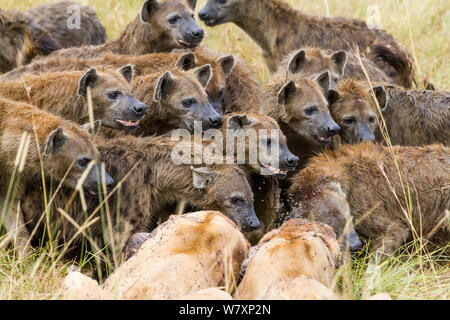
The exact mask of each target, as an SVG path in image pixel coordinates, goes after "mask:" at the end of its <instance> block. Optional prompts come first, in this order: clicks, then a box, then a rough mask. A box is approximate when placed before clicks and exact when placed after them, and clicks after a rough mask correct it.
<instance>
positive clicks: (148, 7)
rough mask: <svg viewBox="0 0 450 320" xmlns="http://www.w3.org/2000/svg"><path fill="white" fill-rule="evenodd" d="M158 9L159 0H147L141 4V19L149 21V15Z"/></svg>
mask: <svg viewBox="0 0 450 320" xmlns="http://www.w3.org/2000/svg"><path fill="white" fill-rule="evenodd" d="M158 9H159V2H158V1H157V0H147V1H145V2H144V4H143V5H142V9H141V21H142V22H144V23H145V22H149V21H150V19H151V17H152V16H153V15H154V14H155V12H156V11H157V10H158Z"/></svg>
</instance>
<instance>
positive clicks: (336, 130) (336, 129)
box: [327, 124, 341, 136]
mask: <svg viewBox="0 0 450 320" xmlns="http://www.w3.org/2000/svg"><path fill="white" fill-rule="evenodd" d="M327 129H328V130H327V131H328V135H330V136H334V135H336V134H338V133H339V131H341V127H339V125H337V124H336V125H334V126H332V127H327Z"/></svg>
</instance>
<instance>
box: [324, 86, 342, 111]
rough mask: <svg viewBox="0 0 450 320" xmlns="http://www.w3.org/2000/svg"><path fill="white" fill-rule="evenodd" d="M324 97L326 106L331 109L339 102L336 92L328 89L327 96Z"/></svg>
mask: <svg viewBox="0 0 450 320" xmlns="http://www.w3.org/2000/svg"><path fill="white" fill-rule="evenodd" d="M326 97H327V100H328V105H329V106H330V107H331V106H332V105H333V104H335V103H336V102H337V101H338V100H339V97H340V95H339V92H337V91H336V90H333V89H330V90H328V95H327V96H326Z"/></svg>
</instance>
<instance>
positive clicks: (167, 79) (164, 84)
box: [153, 71, 173, 102]
mask: <svg viewBox="0 0 450 320" xmlns="http://www.w3.org/2000/svg"><path fill="white" fill-rule="evenodd" d="M172 85H173V75H172V74H171V73H170V72H169V71H166V72H165V73H164V74H163V75H162V76H161V77H159V79H158V81H157V83H156V88H155V96H154V97H153V99H154V100H155V101H156V102H160V101H161V100H162V99H164V98H165V97H166V96H167V94H168V93H169V90H170V87H171V86H172Z"/></svg>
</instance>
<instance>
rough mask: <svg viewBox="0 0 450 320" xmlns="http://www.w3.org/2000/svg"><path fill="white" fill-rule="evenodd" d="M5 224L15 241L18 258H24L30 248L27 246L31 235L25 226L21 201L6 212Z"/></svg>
mask: <svg viewBox="0 0 450 320" xmlns="http://www.w3.org/2000/svg"><path fill="white" fill-rule="evenodd" d="M2 203H3V202H2ZM3 225H4V226H5V228H6V231H7V232H8V235H9V237H10V238H11V239H12V241H13V242H14V251H15V252H16V254H17V255H18V258H19V259H22V258H24V257H26V256H27V254H28V253H29V250H30V248H29V247H28V246H27V242H28V239H29V237H30V236H29V234H28V231H27V229H26V227H25V222H24V219H23V215H22V211H21V210H20V204H19V202H16V203H15V204H14V205H13V206H12V208H11V210H10V211H9V212H7V213H6V214H5V218H4V221H3Z"/></svg>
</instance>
